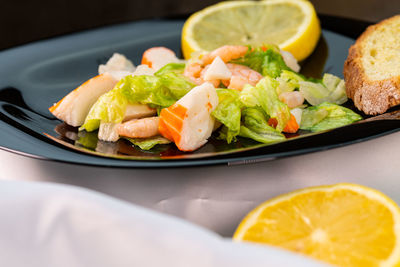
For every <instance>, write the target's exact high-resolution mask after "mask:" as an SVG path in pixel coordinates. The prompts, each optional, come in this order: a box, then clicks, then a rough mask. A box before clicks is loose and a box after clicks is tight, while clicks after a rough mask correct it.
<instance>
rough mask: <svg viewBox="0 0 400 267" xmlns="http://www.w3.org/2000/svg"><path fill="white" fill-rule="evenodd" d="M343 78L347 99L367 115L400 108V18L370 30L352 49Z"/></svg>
mask: <svg viewBox="0 0 400 267" xmlns="http://www.w3.org/2000/svg"><path fill="white" fill-rule="evenodd" d="M343 74H344V79H345V81H346V92H347V96H348V97H350V98H351V99H353V101H354V104H355V106H356V107H357V108H358V109H359V110H362V111H363V112H364V113H366V114H370V115H376V114H381V113H384V112H385V111H386V110H388V109H389V108H390V107H393V106H396V105H398V104H400V15H397V16H394V17H391V18H389V19H386V20H383V21H381V22H380V23H378V24H375V25H372V26H370V27H368V28H367V30H366V31H365V32H364V33H363V34H362V35H361V36H360V37H359V38H358V39H357V41H356V42H355V44H354V45H352V46H351V47H350V49H349V55H348V57H347V59H346V62H345V63H344V69H343Z"/></svg>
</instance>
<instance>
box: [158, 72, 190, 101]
mask: <svg viewBox="0 0 400 267" xmlns="http://www.w3.org/2000/svg"><path fill="white" fill-rule="evenodd" d="M159 77H160V81H161V83H162V85H163V86H165V87H166V88H168V89H169V91H170V92H171V94H172V96H173V98H174V99H175V101H176V100H179V99H181V98H182V97H183V96H184V95H186V94H187V93H188V92H189V91H190V90H192V88H193V87H195V86H196V85H195V84H193V83H192V82H189V81H188V80H186V78H185V77H184V76H183V75H182V74H179V73H175V72H169V73H164V74H163V75H160V76H159Z"/></svg>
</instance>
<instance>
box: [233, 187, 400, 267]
mask: <svg viewBox="0 0 400 267" xmlns="http://www.w3.org/2000/svg"><path fill="white" fill-rule="evenodd" d="M233 238H234V239H235V240H239V241H249V242H257V243H264V244H269V245H273V246H278V247H282V248H285V249H289V250H292V251H295V252H299V253H302V254H305V255H308V256H311V257H313V258H316V259H318V260H321V261H325V262H328V263H331V264H335V265H338V266H363V267H367V266H399V265H400V209H399V207H398V206H397V205H396V203H394V202H393V201H392V200H391V199H389V198H388V197H387V196H385V195H384V194H382V193H380V192H378V191H376V190H374V189H371V188H367V187H364V186H360V185H354V184H337V185H331V186H319V187H311V188H306V189H302V190H299V191H294V192H292V193H289V194H286V195H282V196H279V197H276V198H274V199H272V200H269V201H267V202H264V203H263V204H261V205H260V206H259V207H257V208H256V209H255V210H253V211H252V212H250V213H249V214H248V215H247V217H245V218H244V219H243V221H242V222H241V223H240V225H239V227H238V229H237V230H236V232H235V234H234V237H233Z"/></svg>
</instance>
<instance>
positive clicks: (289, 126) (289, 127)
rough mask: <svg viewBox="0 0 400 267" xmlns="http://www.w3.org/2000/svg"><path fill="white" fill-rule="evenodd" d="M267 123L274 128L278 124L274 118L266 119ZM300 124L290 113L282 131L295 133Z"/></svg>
mask: <svg viewBox="0 0 400 267" xmlns="http://www.w3.org/2000/svg"><path fill="white" fill-rule="evenodd" d="M268 124H269V125H270V126H272V127H274V128H276V126H277V125H278V121H277V120H276V119H275V118H270V119H269V120H268ZM299 128H300V126H299V125H298V124H297V121H296V117H295V116H293V114H290V119H289V121H288V122H287V123H286V126H285V128H284V129H283V132H285V133H296V132H297V131H298V130H299Z"/></svg>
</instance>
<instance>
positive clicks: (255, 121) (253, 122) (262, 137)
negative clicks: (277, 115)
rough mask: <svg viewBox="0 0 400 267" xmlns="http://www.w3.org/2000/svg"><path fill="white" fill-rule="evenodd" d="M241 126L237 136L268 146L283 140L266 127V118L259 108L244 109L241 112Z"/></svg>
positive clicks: (281, 136)
mask: <svg viewBox="0 0 400 267" xmlns="http://www.w3.org/2000/svg"><path fill="white" fill-rule="evenodd" d="M242 114H243V115H242V116H243V125H242V126H241V127H240V134H239V136H242V137H247V138H251V139H253V140H255V141H257V142H261V143H265V144H269V143H273V142H277V141H282V140H285V136H284V135H283V134H281V133H280V132H279V131H278V130H276V129H274V128H273V127H271V126H269V125H268V120H267V116H266V115H265V112H264V111H263V110H262V109H261V108H246V109H244V110H243V112H242Z"/></svg>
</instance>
